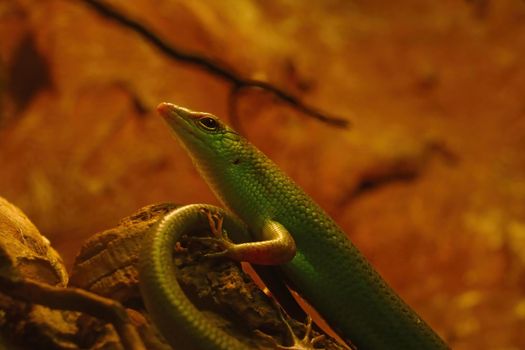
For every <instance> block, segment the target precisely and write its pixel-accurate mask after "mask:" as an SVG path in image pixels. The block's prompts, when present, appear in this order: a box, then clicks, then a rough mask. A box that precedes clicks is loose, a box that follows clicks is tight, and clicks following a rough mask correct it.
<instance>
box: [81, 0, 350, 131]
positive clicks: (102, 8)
mask: <svg viewBox="0 0 525 350" xmlns="http://www.w3.org/2000/svg"><path fill="white" fill-rule="evenodd" d="M80 1H83V2H84V3H86V4H87V5H89V6H90V7H92V8H93V9H94V10H96V11H97V12H98V13H99V14H100V15H102V16H104V17H106V18H109V19H111V20H113V21H115V22H117V23H119V24H121V25H122V26H124V27H127V28H128V29H131V30H132V31H134V32H135V33H137V34H139V35H140V36H141V37H142V38H143V39H145V40H146V41H148V42H149V43H150V44H152V45H153V46H155V47H156V48H157V49H159V50H160V51H161V52H162V53H163V54H165V55H166V56H168V57H169V58H171V59H174V60H177V61H182V62H185V63H187V64H190V65H194V66H197V67H198V68H200V69H204V70H206V71H208V72H209V73H210V74H212V75H215V76H217V77H219V78H221V79H223V80H225V81H227V82H229V83H230V84H231V85H232V87H231V90H230V97H229V101H228V105H229V109H230V115H231V118H232V122H233V123H234V124H238V115H237V108H236V106H237V100H238V98H239V94H240V92H242V90H246V89H260V90H263V91H266V92H269V93H271V94H272V95H274V96H276V97H278V98H279V99H281V100H282V101H284V102H286V103H287V104H289V105H290V106H292V107H293V108H295V109H296V110H298V111H300V112H301V113H304V114H305V115H307V116H310V117H312V118H314V119H317V120H319V121H321V122H324V123H327V124H330V125H333V126H336V127H343V128H344V127H348V126H349V124H350V123H349V121H348V120H346V119H343V118H339V117H334V116H329V115H327V114H326V113H324V112H322V111H320V110H319V109H317V108H315V107H313V106H310V105H308V104H306V103H304V102H303V101H302V100H301V99H299V98H298V97H297V96H294V95H292V94H291V93H289V92H287V91H284V90H282V89H280V88H278V87H276V86H274V85H272V84H270V83H268V82H265V81H261V80H256V79H247V78H244V77H242V76H240V75H239V74H237V73H236V72H234V71H233V70H231V69H228V68H226V67H225V66H224V64H221V63H219V62H217V61H213V60H211V59H209V58H207V57H205V56H202V55H198V54H195V53H188V52H184V51H183V50H180V49H179V48H177V47H175V46H172V45H170V44H169V43H167V42H166V41H164V40H163V39H162V38H160V36H158V35H157V34H155V33H154V32H153V31H152V30H150V29H149V28H147V27H146V26H145V25H143V24H142V23H140V22H138V21H136V20H134V19H132V18H129V17H127V16H126V15H124V14H122V13H120V12H119V11H118V10H116V9H115V8H113V7H111V6H109V5H107V4H104V3H103V2H100V1H97V0H80Z"/></svg>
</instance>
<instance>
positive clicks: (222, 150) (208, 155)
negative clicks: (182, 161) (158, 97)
mask: <svg viewBox="0 0 525 350" xmlns="http://www.w3.org/2000/svg"><path fill="white" fill-rule="evenodd" d="M157 111H158V112H159V114H160V115H161V116H162V117H163V118H164V120H165V121H166V123H167V124H168V125H169V127H170V129H171V130H172V131H173V133H174V134H175V136H176V137H177V139H178V140H179V141H180V143H181V144H182V146H183V147H184V148H185V149H186V151H187V152H188V153H189V154H190V156H191V158H192V160H193V162H194V163H195V165H196V166H197V168H199V170H200V171H201V173H203V175H204V176H205V177H207V176H206V175H210V174H209V173H210V171H208V170H212V169H209V168H210V167H213V166H217V167H218V169H227V168H229V167H230V166H231V165H232V164H233V165H235V164H237V162H238V159H239V151H240V150H242V149H244V148H243V147H242V146H243V144H244V143H245V142H247V141H246V140H245V139H244V138H243V137H241V136H240V135H239V134H238V133H237V132H235V131H234V130H233V129H232V128H230V127H229V126H227V125H226V124H225V123H223V122H222V121H221V120H220V119H219V118H217V117H216V116H214V115H213V114H209V113H204V112H194V111H191V110H189V109H187V108H183V107H179V106H176V105H174V104H171V103H166V102H163V103H161V104H160V105H159V106H158V107H157ZM215 170H216V169H215Z"/></svg>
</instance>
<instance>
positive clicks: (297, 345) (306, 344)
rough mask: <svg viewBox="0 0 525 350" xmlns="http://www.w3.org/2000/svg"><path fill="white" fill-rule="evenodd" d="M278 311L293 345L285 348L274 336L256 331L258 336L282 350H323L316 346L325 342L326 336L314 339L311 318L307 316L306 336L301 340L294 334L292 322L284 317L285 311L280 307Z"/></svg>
mask: <svg viewBox="0 0 525 350" xmlns="http://www.w3.org/2000/svg"><path fill="white" fill-rule="evenodd" d="M278 310H279V318H280V319H281V321H282V322H283V324H284V325H285V326H286V329H287V331H288V335H289V336H290V338H291V339H292V345H290V346H285V345H282V344H278V343H277V341H276V340H275V338H273V337H272V336H270V335H268V334H266V333H264V332H261V331H259V330H258V331H256V332H257V334H258V335H260V336H262V337H264V338H266V339H268V340H269V341H270V342H272V343H273V345H274V346H275V348H276V349H281V350H314V349H321V348H316V347H315V345H316V344H317V343H318V342H320V341H321V340H323V339H324V338H325V335H324V334H322V335H318V336H316V337H313V338H312V318H311V317H310V316H307V318H306V325H305V331H304V336H303V338H299V337H298V336H297V335H296V334H295V332H294V330H293V328H292V326H291V324H290V322H289V321H288V320H287V318H286V316H285V315H284V312H283V309H282V308H281V307H279V306H278Z"/></svg>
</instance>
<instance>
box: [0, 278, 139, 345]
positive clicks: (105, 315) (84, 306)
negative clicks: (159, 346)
mask: <svg viewBox="0 0 525 350" xmlns="http://www.w3.org/2000/svg"><path fill="white" fill-rule="evenodd" d="M0 292H2V293H4V294H5V295H9V296H10V297H12V298H14V299H17V300H21V301H25V302H27V303H32V304H41V305H45V306H47V307H50V308H53V309H59V310H71V311H79V312H83V313H86V314H88V315H91V316H94V317H97V318H100V319H103V320H105V321H106V322H110V323H111V324H113V327H115V330H116V331H117V333H118V335H119V337H120V341H121V343H122V345H123V347H124V349H127V350H145V349H146V348H145V347H144V343H143V342H142V339H141V338H140V336H139V335H138V333H137V330H136V329H135V327H134V326H133V324H132V323H131V321H130V319H129V316H128V314H127V312H126V310H125V309H124V307H123V306H122V305H121V304H120V303H119V302H117V301H114V300H112V299H108V298H104V297H101V296H99V295H97V294H94V293H91V292H88V291H85V290H83V289H79V288H60V287H54V286H51V285H48V284H45V283H42V282H38V281H34V280H29V279H23V278H18V277H5V276H3V275H1V274H0Z"/></svg>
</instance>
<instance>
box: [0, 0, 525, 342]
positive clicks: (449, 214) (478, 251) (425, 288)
mask: <svg viewBox="0 0 525 350" xmlns="http://www.w3.org/2000/svg"><path fill="white" fill-rule="evenodd" d="M104 4H109V5H111V6H112V7H113V8H114V9H116V10H117V11H118V12H119V13H121V14H123V15H124V16H126V17H128V18H132V19H134V20H135V21H137V22H139V23H141V24H142V25H143V26H145V27H147V28H148V29H149V31H150V32H151V33H153V34H154V35H155V36H156V37H158V38H161V40H163V41H165V42H166V43H169V45H172V46H173V47H175V48H177V49H179V50H181V51H182V52H186V53H193V54H197V55H199V57H200V56H202V58H204V59H206V60H209V61H212V62H222V64H223V65H225V66H226V67H229V69H231V70H232V71H234V72H236V74H238V75H240V76H242V77H245V78H250V79H259V80H263V81H267V82H270V83H271V84H273V85H275V86H276V87H279V88H280V89H283V90H285V91H287V92H289V93H291V94H293V95H295V96H298V97H299V98H300V99H301V100H302V101H304V102H306V103H308V104H309V105H312V106H315V107H316V108H318V109H320V110H322V111H323V112H325V113H326V114H327V115H335V116H340V117H342V118H345V119H348V120H349V121H351V123H352V126H351V127H349V128H337V127H334V126H331V125H329V124H326V123H322V122H320V121H317V120H314V119H312V118H310V117H309V116H308V115H305V114H304V113H300V112H298V111H297V110H296V109H294V108H293V107H291V106H289V105H286V104H284V103H283V102H282V101H280V100H279V99H276V98H275V97H274V96H272V95H270V94H268V93H264V92H261V91H259V90H249V89H246V90H243V91H241V93H239V94H238V95H237V97H238V99H237V100H236V110H237V114H238V123H237V125H239V126H240V127H241V128H242V132H243V134H245V136H246V137H248V138H249V139H250V140H251V141H252V142H253V143H254V144H255V145H257V146H258V147H259V148H260V149H261V150H263V151H264V152H265V153H266V154H268V155H269V156H270V157H271V158H272V159H274V160H275V161H276V162H277V163H278V164H279V165H280V166H281V167H282V168H283V169H284V170H285V171H286V172H287V173H288V174H289V175H290V176H291V177H293V178H294V179H295V180H296V181H297V182H298V183H299V184H300V185H301V186H302V187H303V188H304V189H305V190H306V191H307V192H308V193H309V194H311V196H312V197H313V198H315V200H316V201H318V202H319V203H320V204H321V206H323V207H324V208H325V209H326V210H327V211H328V212H329V213H330V215H332V216H333V217H334V218H335V220H336V221H337V222H338V223H339V224H340V225H341V226H342V227H343V228H344V229H345V230H346V232H347V233H348V235H349V236H350V237H351V239H352V240H353V241H354V242H355V243H356V245H357V246H358V247H359V248H360V249H361V250H362V251H363V252H364V253H365V255H366V256H367V257H368V258H369V259H370V260H371V261H372V262H373V264H374V265H375V266H376V267H377V269H378V270H379V271H380V272H381V274H383V276H384V277H385V278H386V279H387V280H388V281H389V282H390V283H391V284H392V285H393V286H394V288H395V289H396V290H398V291H399V293H400V294H401V295H402V296H403V297H404V298H405V299H406V300H407V301H408V302H409V304H411V305H413V306H414V308H415V309H416V310H418V312H419V313H420V314H421V315H422V316H423V318H425V319H426V320H427V321H428V322H429V323H430V324H431V325H432V326H433V327H434V328H435V329H436V330H437V331H438V332H439V333H440V334H441V335H442V336H443V337H444V338H445V339H446V340H447V341H448V342H449V343H450V344H451V345H452V347H453V348H454V349H465V350H466V349H505V350H511V349H523V348H525V332H523V329H524V326H525V253H524V251H525V156H524V154H525V152H524V151H525V98H524V91H525V2H524V1H521V0H498V1H495V0H493V1H491V0H469V1H468V0H453V1H420V0H399V1H395V2H389V1H378V0H372V1H370V0H367V1H365V0H353V1H348V0H327V1H317V2H306V1H304V2H303V1H298V0H276V1H268V2H266V1H262V0H235V1H234V0H230V1H191V2H190V1H178V0H159V1H146V0H137V1H133V2H130V1H125V0H118V1H117V0H112V1H107V2H104ZM231 88H232V85H231V84H230V83H229V82H228V81H227V80H225V79H223V78H221V77H218V76H216V75H214V74H211V73H210V72H208V71H206V70H203V69H202V68H200V67H199V66H195V65H191V64H188V63H187V62H183V61H180V60H176V59H174V58H173V57H170V56H169V55H166V54H165V53H163V52H161V51H160V50H158V49H157V48H156V47H154V46H153V45H152V44H151V42H148V40H145V39H144V38H143V37H141V36H139V35H137V33H136V32H135V31H133V30H131V29H130V28H127V27H125V26H123V25H122V23H118V22H116V21H113V20H111V19H109V18H108V17H107V16H102V15H101V14H100V12H98V11H96V10H95V8H93V7H92V6H88V5H87V4H86V2H85V1H82V0H69V1H65V0H0V196H3V197H5V198H6V199H7V200H9V201H11V202H12V203H14V204H15V205H17V206H19V207H20V208H21V209H22V210H24V211H25V213H26V214H27V215H28V216H29V217H30V218H31V219H32V220H33V222H34V223H35V224H36V226H37V227H38V228H39V229H40V230H41V232H42V233H43V234H45V235H46V236H47V237H48V238H49V239H50V240H51V242H52V245H53V246H54V247H55V248H56V249H58V251H59V252H60V254H61V255H62V256H63V258H64V260H65V262H66V264H67V265H68V266H69V267H70V266H71V264H72V262H73V260H74V257H75V255H76V253H77V252H78V249H79V247H80V246H81V244H82V242H83V241H84V240H85V239H87V238H88V237H89V236H91V235H92V234H94V233H96V232H97V231H100V230H103V229H106V228H110V227H112V226H114V225H116V224H117V223H118V221H119V220H120V219H121V218H122V217H124V216H126V215H129V214H131V213H132V212H134V211H135V210H137V209H138V208H140V207H142V206H144V205H147V204H151V203H156V202H164V201H171V202H176V203H198V202H207V203H217V200H216V199H215V198H214V197H213V195H212V194H211V192H210V191H209V189H208V188H207V186H206V185H205V184H204V182H203V181H202V180H201V179H200V177H199V176H198V174H197V173H196V171H195V170H194V168H193V166H192V164H191V162H190V160H189V159H188V157H187V156H186V155H185V153H184V152H183V151H182V149H181V148H180V147H179V145H178V144H177V142H176V141H175V140H174V139H173V138H172V137H171V136H170V133H169V132H168V129H167V127H166V126H164V124H163V122H162V121H161V119H160V118H159V117H158V116H157V114H156V112H155V107H156V105H157V104H158V103H160V102H163V101H168V102H173V103H176V104H179V105H182V106H186V107H189V108H191V109H195V110H201V111H207V112H211V113H214V114H216V115H218V116H220V117H222V118H223V119H225V120H227V121H228V120H229V121H230V122H231V119H230V118H229V116H231V112H232V111H231V109H230V108H229V104H228V101H229V96H230V93H231Z"/></svg>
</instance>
